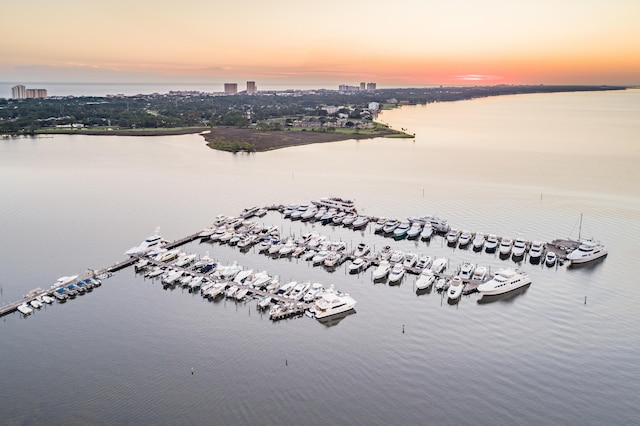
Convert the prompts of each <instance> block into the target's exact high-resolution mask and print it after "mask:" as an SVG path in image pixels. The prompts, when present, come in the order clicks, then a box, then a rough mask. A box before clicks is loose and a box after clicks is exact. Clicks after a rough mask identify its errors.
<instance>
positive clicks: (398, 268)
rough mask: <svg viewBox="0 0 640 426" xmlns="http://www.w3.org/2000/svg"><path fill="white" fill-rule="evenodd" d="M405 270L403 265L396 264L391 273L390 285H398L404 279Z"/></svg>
mask: <svg viewBox="0 0 640 426" xmlns="http://www.w3.org/2000/svg"><path fill="white" fill-rule="evenodd" d="M404 274H405V270H404V266H402V264H401V263H396V264H395V265H393V268H391V272H389V284H398V283H400V281H402V278H403V277H404Z"/></svg>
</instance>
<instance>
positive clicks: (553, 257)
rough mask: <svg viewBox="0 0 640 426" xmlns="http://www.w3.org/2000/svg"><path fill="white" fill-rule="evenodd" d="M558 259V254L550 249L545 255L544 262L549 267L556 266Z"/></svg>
mask: <svg viewBox="0 0 640 426" xmlns="http://www.w3.org/2000/svg"><path fill="white" fill-rule="evenodd" d="M557 261H558V255H557V254H556V253H555V252H553V251H548V252H547V254H546V255H545V257H544V263H545V264H546V265H547V266H548V267H552V266H555V264H556V262H557Z"/></svg>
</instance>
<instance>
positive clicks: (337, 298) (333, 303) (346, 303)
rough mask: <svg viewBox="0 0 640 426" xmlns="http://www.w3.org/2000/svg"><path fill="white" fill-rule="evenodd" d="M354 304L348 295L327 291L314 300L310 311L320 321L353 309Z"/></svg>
mask: <svg viewBox="0 0 640 426" xmlns="http://www.w3.org/2000/svg"><path fill="white" fill-rule="evenodd" d="M356 303H357V302H356V301H355V300H354V299H353V298H352V297H351V296H349V295H348V294H344V293H338V292H335V291H333V292H331V291H327V292H324V293H323V294H322V297H321V298H320V299H318V300H316V302H315V304H314V306H313V307H312V308H311V309H312V313H313V314H315V316H316V318H317V319H322V318H327V317H330V316H332V315H337V314H341V313H343V312H347V311H350V310H352V309H353V308H355V306H356Z"/></svg>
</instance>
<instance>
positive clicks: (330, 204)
mask: <svg viewBox="0 0 640 426" xmlns="http://www.w3.org/2000/svg"><path fill="white" fill-rule="evenodd" d="M312 203H313V204H315V205H317V206H320V207H326V208H328V209H336V210H339V211H343V212H353V213H355V212H356V206H355V205H354V203H353V201H352V200H346V199H343V198H338V197H323V198H320V200H319V201H312Z"/></svg>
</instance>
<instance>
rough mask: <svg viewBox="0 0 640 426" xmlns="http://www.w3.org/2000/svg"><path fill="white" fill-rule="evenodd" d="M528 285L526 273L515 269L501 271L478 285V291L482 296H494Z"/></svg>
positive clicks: (529, 280)
mask: <svg viewBox="0 0 640 426" xmlns="http://www.w3.org/2000/svg"><path fill="white" fill-rule="evenodd" d="M529 284H531V278H530V277H529V275H528V274H527V273H526V272H522V271H519V270H517V269H501V270H499V271H498V272H497V273H496V275H495V276H494V277H493V278H492V279H491V280H489V281H487V282H486V283H483V284H480V285H479V286H478V291H479V292H480V293H481V294H482V295H483V296H495V295H497V294H504V293H508V292H510V291H513V290H516V289H518V288H520V287H523V286H525V285H529Z"/></svg>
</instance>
